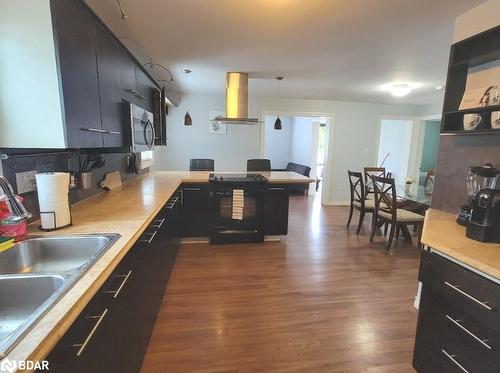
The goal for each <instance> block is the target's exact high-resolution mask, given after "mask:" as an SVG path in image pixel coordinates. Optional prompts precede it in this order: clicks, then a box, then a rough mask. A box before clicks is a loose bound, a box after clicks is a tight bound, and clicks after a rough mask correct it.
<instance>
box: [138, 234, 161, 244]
mask: <svg viewBox="0 0 500 373" xmlns="http://www.w3.org/2000/svg"><path fill="white" fill-rule="evenodd" d="M157 232H158V231H154V232H153V233H147V234H150V235H151V237H150V238H149V240H142V242H147V243H148V244H150V243H151V242H152V241H153V240H154V239H155V236H156V233H157Z"/></svg>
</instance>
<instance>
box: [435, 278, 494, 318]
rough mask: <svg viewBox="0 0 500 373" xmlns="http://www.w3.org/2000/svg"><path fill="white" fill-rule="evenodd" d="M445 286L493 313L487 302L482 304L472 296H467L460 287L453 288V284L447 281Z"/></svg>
mask: <svg viewBox="0 0 500 373" xmlns="http://www.w3.org/2000/svg"><path fill="white" fill-rule="evenodd" d="M444 284H445V285H446V286H448V287H449V288H451V289H453V290H455V291H456V292H458V293H460V294H462V295H463V296H465V297H467V298H469V299H470V300H472V301H474V302H476V303H477V304H479V305H480V306H481V307H484V308H486V309H487V310H488V311H493V308H491V307H490V306H488V304H486V303H485V302H481V301H480V300H478V299H476V298H474V297H473V296H472V295H470V294H467V293H466V292H465V291H463V290H461V289H459V288H458V287H456V286H453V285H452V284H450V283H449V282H447V281H445V282H444Z"/></svg>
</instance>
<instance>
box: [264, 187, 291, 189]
mask: <svg viewBox="0 0 500 373" xmlns="http://www.w3.org/2000/svg"><path fill="white" fill-rule="evenodd" d="M267 190H286V189H285V188H279V187H270V188H267Z"/></svg>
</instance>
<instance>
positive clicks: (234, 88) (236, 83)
mask: <svg viewBox="0 0 500 373" xmlns="http://www.w3.org/2000/svg"><path fill="white" fill-rule="evenodd" d="M213 121H214V122H217V123H227V124H246V125H249V124H257V123H259V120H258V119H257V118H248V73H240V72H229V73H226V116H225V117H217V118H215V119H213Z"/></svg>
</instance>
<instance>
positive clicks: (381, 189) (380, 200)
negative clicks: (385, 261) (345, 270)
mask: <svg viewBox="0 0 500 373" xmlns="http://www.w3.org/2000/svg"><path fill="white" fill-rule="evenodd" d="M371 178H372V180H373V189H374V192H375V207H374V212H373V214H374V215H373V222H372V232H371V235H370V242H372V241H373V237H374V236H375V231H376V230H377V228H378V227H379V226H380V225H382V224H385V223H388V224H389V225H390V226H391V229H390V232H389V238H388V240H387V246H386V248H387V250H389V249H390V248H391V245H392V241H393V239H394V235H395V234H396V232H397V233H399V231H400V230H401V231H403V230H405V231H406V232H407V234H408V235H409V234H410V233H409V230H408V228H407V226H408V225H417V226H418V242H417V246H418V247H419V248H420V238H421V236H422V227H423V224H424V217H423V216H422V215H419V214H416V213H414V212H411V211H407V210H403V209H401V208H398V200H397V195H396V185H395V182H394V179H393V178H388V177H380V176H371Z"/></svg>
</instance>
